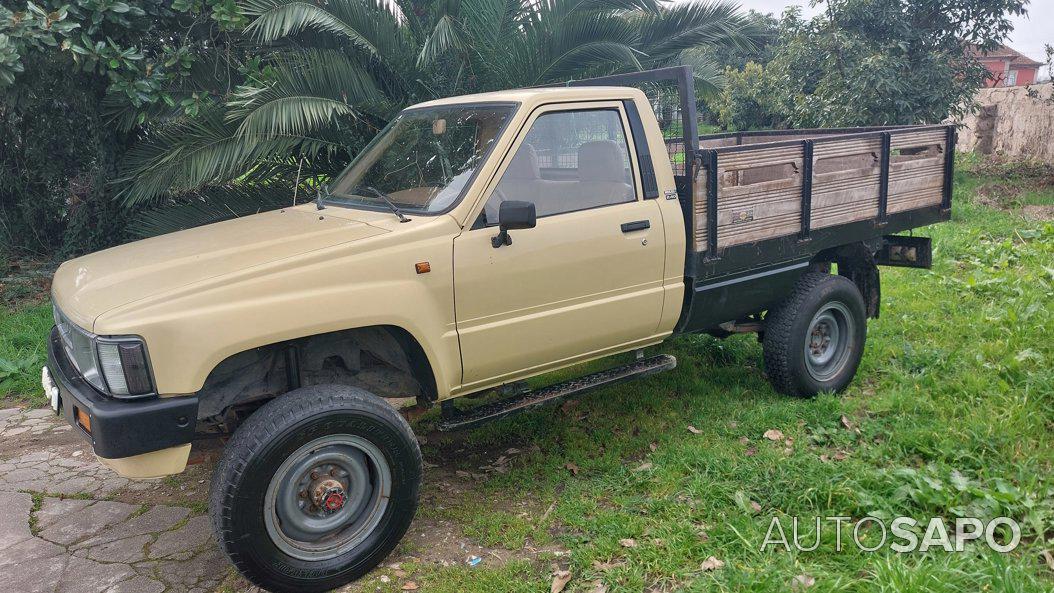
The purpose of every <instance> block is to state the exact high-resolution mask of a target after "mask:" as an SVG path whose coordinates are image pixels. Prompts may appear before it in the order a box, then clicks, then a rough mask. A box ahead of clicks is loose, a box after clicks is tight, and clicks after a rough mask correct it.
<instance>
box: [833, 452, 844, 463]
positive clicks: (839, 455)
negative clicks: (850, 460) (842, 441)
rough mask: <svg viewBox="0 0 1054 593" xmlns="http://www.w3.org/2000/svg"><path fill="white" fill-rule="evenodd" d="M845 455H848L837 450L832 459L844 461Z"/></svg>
mask: <svg viewBox="0 0 1054 593" xmlns="http://www.w3.org/2000/svg"><path fill="white" fill-rule="evenodd" d="M846 457H848V456H847V455H846V454H845V452H843V451H838V452H837V453H835V454H834V457H833V459H834V460H835V461H844V460H845V458H846Z"/></svg>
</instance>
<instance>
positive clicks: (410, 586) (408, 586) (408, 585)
mask: <svg viewBox="0 0 1054 593" xmlns="http://www.w3.org/2000/svg"><path fill="white" fill-rule="evenodd" d="M402 589H403V591H416V590H417V583H415V582H413V581H406V582H405V583H403V587H402Z"/></svg>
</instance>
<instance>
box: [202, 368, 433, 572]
mask: <svg viewBox="0 0 1054 593" xmlns="http://www.w3.org/2000/svg"><path fill="white" fill-rule="evenodd" d="M420 481H421V451H420V449H419V448H418V445H417V440H416V439H415V438H414V435H413V431H412V430H411V429H410V426H409V425H408V424H407V423H406V421H405V420H404V419H403V417H402V416H400V415H399V413H398V412H397V411H396V410H395V409H394V408H392V407H391V406H389V405H388V404H387V403H386V402H384V400H382V399H381V398H379V397H377V396H374V395H372V394H370V393H369V392H366V391H364V390H362V389H358V388H355V387H349V386H342V385H318V386H312V387H304V388H301V389H297V390H294V391H291V392H289V393H287V394H285V395H282V396H280V397H278V398H276V399H274V400H272V401H270V402H268V403H267V404H266V405H264V406H263V407H261V408H260V409H259V410H257V411H256V412H255V413H253V414H252V416H250V417H249V419H248V420H247V421H246V422H245V423H244V424H242V425H241V426H240V427H239V428H238V430H237V431H236V432H235V434H234V437H233V438H232V439H231V441H230V442H229V443H228V444H227V448H226V450H225V451H224V454H223V457H222V459H221V460H220V463H219V464H218V465H217V467H216V472H215V474H214V475H213V479H212V491H211V493H210V498H209V513H210V515H211V517H212V523H213V527H214V529H215V531H216V539H217V540H218V542H219V544H220V547H221V548H222V549H223V551H224V552H225V553H226V554H227V556H228V557H229V558H230V560H231V562H232V563H233V564H234V565H235V566H236V567H237V568H238V570H239V571H240V572H241V573H242V574H243V575H244V576H245V577H246V578H247V579H249V580H250V581H252V582H253V583H255V584H257V585H259V586H260V587H263V588H264V589H267V590H270V591H328V590H330V589H334V588H337V587H339V586H341V585H343V584H345V583H348V582H350V581H352V580H354V579H356V578H358V577H360V576H362V575H364V574H365V573H366V572H368V571H369V570H370V569H371V568H373V567H374V566H376V565H377V564H379V563H380V562H381V561H382V560H384V558H385V557H386V556H387V555H388V554H389V553H390V552H391V551H392V549H393V548H394V547H395V545H396V544H397V543H398V542H399V540H400V539H401V538H402V536H403V534H404V533H405V532H406V530H407V528H408V527H409V526H410V522H411V520H412V519H413V516H414V512H415V511H416V509H417V499H418V490H419V487H420Z"/></svg>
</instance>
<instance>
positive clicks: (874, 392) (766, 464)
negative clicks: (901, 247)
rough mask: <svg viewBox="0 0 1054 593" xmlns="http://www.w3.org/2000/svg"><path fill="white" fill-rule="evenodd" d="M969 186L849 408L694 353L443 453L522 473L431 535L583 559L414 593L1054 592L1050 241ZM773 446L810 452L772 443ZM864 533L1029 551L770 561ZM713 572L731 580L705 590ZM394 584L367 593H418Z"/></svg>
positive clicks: (728, 350) (887, 274)
mask: <svg viewBox="0 0 1054 593" xmlns="http://www.w3.org/2000/svg"><path fill="white" fill-rule="evenodd" d="M965 164H966V165H970V163H969V162H967V163H965ZM959 169H960V172H959V173H957V177H956V182H957V183H956V193H955V205H954V220H953V221H951V222H949V223H943V224H939V225H935V226H933V227H930V228H926V229H922V230H920V231H917V233H916V234H923V235H927V236H931V237H933V239H934V248H935V252H934V268H933V269H932V270H929V271H926V270H907V269H895V268H883V269H882V280H883V282H882V297H883V300H882V312H881V317H880V318H879V319H877V320H872V321H871V322H870V324H869V328H868V331H869V333H868V344H867V349H866V353H865V356H864V360H863V363H862V365H861V367H860V370H859V373H858V376H857V379H856V380H855V381H854V383H853V384H852V385H851V387H850V388H849V389H848V390H847V391H846V392H845V393H844V394H841V395H838V396H834V395H823V396H820V397H817V398H815V399H811V400H797V399H791V398H786V397H783V396H780V395H778V394H776V393H774V392H773V391H772V389H771V388H770V387H769V385H768V384H767V383H766V381H765V379H764V377H763V375H762V369H761V348H760V346H759V345H758V344H757V343H756V341H755V340H754V338H753V337H752V336H738V337H734V338H730V339H728V340H724V341H722V340H717V339H714V338H711V337H708V336H684V337H680V338H677V339H675V340H673V341H671V342H669V343H667V344H664V345H663V346H662V347H661V351H664V352H670V353H672V354H674V355H676V356H677V358H678V361H679V365H678V368H677V369H676V370H674V371H671V372H669V373H665V374H661V375H657V376H654V377H650V378H648V379H645V380H641V381H637V382H633V383H628V384H624V385H621V386H619V387H617V388H612V389H607V390H603V391H599V392H596V393H594V394H592V395H589V396H587V397H585V398H583V399H582V400H581V402H580V403H579V404H578V405H576V406H574V407H573V408H570V409H569V410H568V411H563V410H561V409H559V408H556V409H546V410H542V411H538V412H534V413H530V414H526V415H523V416H520V417H516V418H512V419H509V420H506V421H502V422H498V423H494V424H491V425H489V426H485V427H483V428H480V429H479V430H476V431H473V432H470V433H467V434H465V435H461V436H459V437H458V439H459V440H457V441H455V443H454V444H449V443H447V444H437V442H436V441H433V439H431V438H430V439H429V440H428V444H426V445H425V447H424V448H425V456H426V459H428V460H429V461H430V462H432V463H443V464H445V465H452V466H454V468H455V469H463V470H465V471H469V472H479V466H481V465H485V464H488V463H491V462H493V461H494V460H495V458H497V457H498V456H499V455H501V454H502V452H503V451H505V450H506V449H508V448H509V447H516V448H518V449H520V450H521V451H523V452H522V453H520V454H518V455H513V456H512V457H511V461H509V462H508V464H507V466H508V468H509V471H508V472H507V473H504V474H498V473H495V474H488V475H487V476H486V477H485V478H484V479H482V480H481V481H479V482H473V483H471V484H470V486H469V489H468V491H467V492H466V493H465V494H463V495H458V496H457V497H453V498H443V499H442V505H441V507H442V508H439V506H435V505H432V504H425V505H424V506H423V507H422V508H421V510H420V513H421V514H422V515H423V516H433V517H441V518H445V519H450V520H454V521H455V522H456V523H457V524H458V525H460V527H461V529H462V531H463V533H464V535H465V536H466V537H468V538H470V539H472V540H475V541H477V542H479V543H480V544H481V545H485V546H489V547H494V548H504V549H508V550H513V551H520V550H523V549H525V548H527V547H540V546H552V545H555V546H560V547H562V548H563V549H565V550H567V552H568V554H567V555H564V556H559V557H556V558H554V557H552V556H543V558H542V559H541V560H539V561H538V562H534V563H532V562H523V561H516V562H512V563H510V564H507V565H501V566H499V565H498V563H497V562H496V561H494V559H493V557H491V556H485V557H484V562H483V563H482V564H481V565H480V566H477V567H474V568H469V567H467V566H464V565H461V564H455V565H452V566H449V567H435V566H431V565H424V564H412V563H411V564H404V566H403V569H404V570H407V571H409V572H410V573H411V574H410V576H409V577H408V578H410V579H412V580H414V581H415V582H416V583H417V584H418V585H419V586H420V588H421V590H424V591H459V592H468V593H473V592H479V593H483V592H490V591H548V590H549V589H548V586H549V585H548V583H549V581H550V579H551V576H550V573H551V566H550V563H551V562H557V563H559V564H560V565H561V566H562V567H566V568H568V569H570V571H571V572H572V574H573V578H572V580H571V582H570V584H569V585H568V588H567V590H568V591H591V590H592V588H593V584H594V582H596V581H600V582H601V583H603V584H604V585H605V586H606V587H607V590H608V591H610V592H616V591H617V592H623V591H625V592H630V591H633V592H639V591H648V590H655V591H687V592H696V591H772V592H784V591H791V590H792V586H791V583H792V581H793V579H794V578H795V577H797V576H799V575H809V576H811V577H812V578H814V579H815V584H814V585H813V586H812V587H810V588H809V589H808V591H810V592H813V591H824V592H826V591H853V592H855V591H861V592H862V591H869V592H870V591H875V592H886V591H888V592H891V593H894V592H895V593H901V592H934V593H939V592H945V591H947V592H973V591H989V592H1008V593H1009V592H1021V593H1025V592H1033V591H1035V592H1048V591H1051V590H1052V588H1054V573H1052V572H1051V570H1050V569H1048V568H1047V567H1046V565H1045V564H1044V563H1043V561H1042V560H1041V559H1040V552H1042V551H1043V550H1050V549H1052V548H1054V364H1052V357H1054V348H1052V344H1054V335H1052V334H1054V331H1052V330H1054V318H1052V317H1054V225H1052V224H1051V223H1049V222H1042V221H1034V220H1026V219H1024V218H1023V217H1021V216H1020V215H1019V214H1017V213H1015V212H1014V211H1013V210H1009V209H997V208H993V207H988V206H985V205H982V204H981V203H979V201H978V200H977V199H975V197H974V194H975V192H976V191H977V190H978V188H979V187H982V186H983V185H985V184H988V183H992V182H995V181H1000V180H1003V179H1004V178H1003V177H999V178H996V177H994V176H984V175H981V176H979V175H977V174H975V173H971V172H970V171H971V170H975V169H973V168H972V167H969V166H961V167H959ZM48 317H49V314H48V311H47V307H46V306H44V305H41V306H39V307H30V308H26V309H21V310H19V311H17V312H7V313H5V314H4V315H3V317H0V328H2V330H3V331H2V336H3V339H2V341H0V357H3V358H5V359H6V358H18V357H22V356H28V355H32V354H33V353H38V355H39V350H36V349H35V348H39V347H40V346H39V344H42V343H43V339H44V336H45V335H46V329H47V326H48V325H50V321H49V320H48ZM34 344H38V346H34ZM35 373H36V371H34V373H33V374H31V375H29V376H27V377H26V378H24V379H22V378H19V379H17V382H16V384H17V385H18V390H17V391H14V393H15V394H16V395H15V397H22V398H25V397H36V396H34V395H33V394H34V393H35V392H36V389H35V382H36V381H37V380H38V376H37V375H36V374H35ZM10 391H11V390H10V389H9V392H10ZM843 416H844V417H845V423H843V420H842V418H843ZM846 423H848V425H849V427H851V428H847V427H846ZM689 425H692V426H694V427H696V428H697V429H699V430H700V431H701V432H700V434H693V433H692V432H689V430H688V429H687V427H688V426H689ZM770 429H778V430H780V431H782V432H783V433H784V435H785V436H786V437H789V438H791V439H793V443H792V444H791V445H790V446H789V447H788V446H787V445H786V444H785V443H780V444H776V443H773V442H771V441H769V440H767V439H765V438H764V437H763V434H764V433H765V431H768V430H770ZM744 439H745V440H744ZM459 449H463V450H461V451H459ZM644 463H649V464H651V465H650V467H648V468H646V469H643V470H640V471H635V470H637V469H638V468H640V467H641V466H642V464H644ZM567 464H574V466H575V467H577V468H578V472H577V474H572V473H571V472H570V471H569V470H568V469H567ZM520 503H525V505H524V506H521V505H520ZM752 503H755V504H756V505H757V508H759V509H760V510H755V507H754V505H753V504H752ZM550 507H552V510H551V512H549V514H548V515H547V516H545V518H544V519H543V515H545V513H546V511H547V510H548V509H549V508H550ZM524 509H526V510H524ZM868 515H871V516H875V517H883V518H889V517H894V516H901V515H904V516H910V517H914V518H916V519H919V520H920V521H923V525H924V524H925V523H924V521H925V520H926V519H928V518H929V517H943V518H945V519H947V520H949V521H952V520H954V518H955V517H958V516H978V517H982V518H989V517H994V516H999V515H1007V516H1010V517H1013V518H1014V519H1015V520H1017V521H1018V522H1019V523H1020V524H1021V527H1022V530H1023V533H1024V537H1023V541H1022V544H1021V546H1020V547H1018V549H1017V550H1015V551H1014V552H1011V553H1008V554H999V553H995V552H991V551H987V549H986V548H982V547H980V546H976V545H975V546H969V547H968V548H967V551H966V552H964V553H947V552H944V551H940V550H937V551H933V550H931V551H929V552H926V553H918V552H917V553H908V554H897V553H894V552H891V551H889V550H888V548H884V549H882V550H880V551H877V552H873V553H865V552H862V551H859V550H857V549H856V547H855V546H852V545H845V546H843V549H842V551H840V552H839V551H836V549H835V543H834V534H833V529H832V528H831V527H830V525H828V524H824V529H825V531H824V532H823V534H822V538H821V542H820V545H819V547H818V548H817V549H816V550H815V551H812V552H797V551H794V552H788V551H782V550H768V551H761V550H760V546H761V543H762V541H763V540H764V538H765V535H766V532H767V530H768V528H769V525H770V522H771V521H772V518H773V517H780V518H782V519H784V522H783V525H784V526H785V527H787V526H789V525H790V520H789V517H792V516H798V517H801V518H802V519H803V523H804V525H805V527H804V529H803V533H802V534H801V538H800V539H801V540H802V541H803V542H807V541H808V542H811V541H812V529H811V525H812V517H815V516H819V517H830V516H847V517H853V518H857V519H858V518H860V517H864V516H868ZM866 533H867V537H868V538H869V541H875V539H877V536H878V533H877V532H876V531H875V530H873V529H871V530H868V531H867V532H866ZM847 537H848V534H847ZM624 538H633V539H634V540H636V542H637V545H636V547H624V546H622V545H620V543H619V540H621V539H624ZM843 543H844V542H843ZM505 555H507V554H505ZM709 556H715V557H716V558H718V559H720V560H722V561H723V562H724V563H725V564H724V566H723V567H722V568H719V569H717V570H714V571H703V570H701V568H700V565H701V563H702V562H703V561H704V560H706V559H707V558H708V557H709ZM378 578H379V577H378V576H374V577H372V578H371V580H370V581H369V582H367V583H365V584H364V586H363V588H362V590H370V591H372V590H374V589H376V590H379V591H397V590H399V589H400V587H399V583H400V582H403V581H400V580H399V579H396V578H391V579H390V582H389V583H388V584H383V583H381V582H380V581H379V580H378Z"/></svg>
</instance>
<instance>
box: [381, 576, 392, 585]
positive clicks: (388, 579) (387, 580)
mask: <svg viewBox="0 0 1054 593" xmlns="http://www.w3.org/2000/svg"><path fill="white" fill-rule="evenodd" d="M381 582H382V583H384V584H385V585H387V584H388V583H390V582H392V579H391V577H389V576H388V575H386V574H382V575H381Z"/></svg>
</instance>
